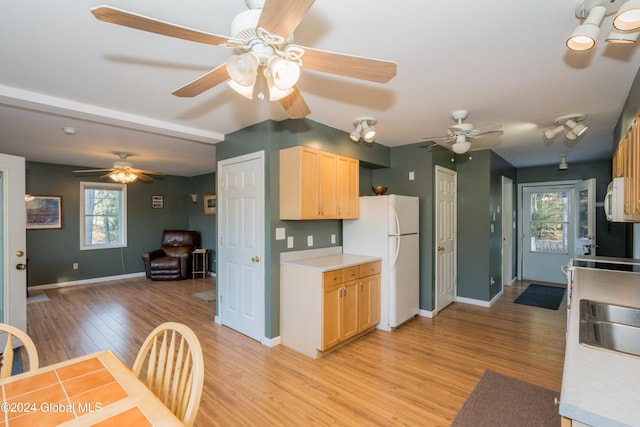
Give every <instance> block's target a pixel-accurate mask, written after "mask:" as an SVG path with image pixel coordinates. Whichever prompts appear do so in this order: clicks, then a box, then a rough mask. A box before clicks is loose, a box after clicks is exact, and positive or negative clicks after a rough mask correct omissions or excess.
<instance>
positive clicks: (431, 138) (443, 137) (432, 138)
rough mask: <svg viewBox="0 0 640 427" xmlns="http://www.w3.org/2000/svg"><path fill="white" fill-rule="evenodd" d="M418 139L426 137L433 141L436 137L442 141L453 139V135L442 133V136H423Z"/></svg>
mask: <svg viewBox="0 0 640 427" xmlns="http://www.w3.org/2000/svg"><path fill="white" fill-rule="evenodd" d="M420 139H427V140H434V141H433V142H436V141H435V140H436V139H441V140H443V141H452V140H453V139H454V137H452V136H451V135H442V136H423V137H422V138H420Z"/></svg>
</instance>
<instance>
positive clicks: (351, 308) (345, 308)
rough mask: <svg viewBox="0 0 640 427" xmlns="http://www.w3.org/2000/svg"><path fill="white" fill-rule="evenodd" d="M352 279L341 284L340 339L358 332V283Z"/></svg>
mask: <svg viewBox="0 0 640 427" xmlns="http://www.w3.org/2000/svg"><path fill="white" fill-rule="evenodd" d="M359 283H360V281H359V280H352V281H350V282H346V283H344V284H343V285H342V301H341V302H342V307H341V312H342V316H341V319H340V329H341V331H340V339H342V340H345V339H347V338H350V337H352V336H354V335H355V334H357V333H358V288H359V286H358V284H359Z"/></svg>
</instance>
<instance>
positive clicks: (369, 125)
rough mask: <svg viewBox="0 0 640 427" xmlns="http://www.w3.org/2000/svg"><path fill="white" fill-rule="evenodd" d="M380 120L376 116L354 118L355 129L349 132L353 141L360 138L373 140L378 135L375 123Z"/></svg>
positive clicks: (367, 140) (368, 140)
mask: <svg viewBox="0 0 640 427" xmlns="http://www.w3.org/2000/svg"><path fill="white" fill-rule="evenodd" d="M376 124H378V121H377V120H376V119H375V118H374V117H357V118H355V119H354V120H353V125H354V126H355V129H354V130H353V131H352V132H351V133H350V134H349V138H351V140H352V141H353V142H358V141H359V140H360V138H362V139H364V140H365V141H366V142H373V139H374V138H375V137H376V128H375V125H376Z"/></svg>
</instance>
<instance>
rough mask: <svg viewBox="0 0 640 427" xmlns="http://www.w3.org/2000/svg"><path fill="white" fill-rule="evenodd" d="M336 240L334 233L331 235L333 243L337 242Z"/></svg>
mask: <svg viewBox="0 0 640 427" xmlns="http://www.w3.org/2000/svg"><path fill="white" fill-rule="evenodd" d="M335 242H336V235H335V234H332V235H331V243H335Z"/></svg>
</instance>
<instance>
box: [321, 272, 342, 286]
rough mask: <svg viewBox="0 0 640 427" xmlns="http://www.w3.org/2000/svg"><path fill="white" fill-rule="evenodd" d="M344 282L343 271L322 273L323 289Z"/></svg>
mask: <svg viewBox="0 0 640 427" xmlns="http://www.w3.org/2000/svg"><path fill="white" fill-rule="evenodd" d="M342 282H343V280H342V269H340V270H331V271H325V272H324V273H322V287H324V288H326V287H327V286H331V285H335V284H338V283H342Z"/></svg>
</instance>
